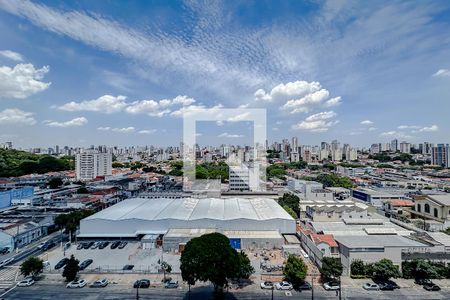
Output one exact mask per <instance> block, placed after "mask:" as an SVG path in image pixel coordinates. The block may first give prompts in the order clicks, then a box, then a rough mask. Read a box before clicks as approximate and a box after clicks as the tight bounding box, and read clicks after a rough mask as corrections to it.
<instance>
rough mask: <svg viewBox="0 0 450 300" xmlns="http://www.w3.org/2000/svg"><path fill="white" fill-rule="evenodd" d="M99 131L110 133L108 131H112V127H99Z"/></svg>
mask: <svg viewBox="0 0 450 300" xmlns="http://www.w3.org/2000/svg"><path fill="white" fill-rule="evenodd" d="M97 130H100V131H108V130H111V127H98V128H97Z"/></svg>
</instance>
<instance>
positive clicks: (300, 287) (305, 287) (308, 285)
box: [296, 281, 312, 290]
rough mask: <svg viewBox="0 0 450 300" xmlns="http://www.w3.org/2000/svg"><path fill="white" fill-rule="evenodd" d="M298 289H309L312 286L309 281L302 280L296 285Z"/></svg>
mask: <svg viewBox="0 0 450 300" xmlns="http://www.w3.org/2000/svg"><path fill="white" fill-rule="evenodd" d="M296 288H297V289H298V290H311V289H312V286H311V284H310V283H309V282H306V281H305V282H303V283H302V284H300V285H299V286H298V287H296Z"/></svg>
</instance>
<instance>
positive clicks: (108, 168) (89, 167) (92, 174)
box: [75, 150, 112, 180]
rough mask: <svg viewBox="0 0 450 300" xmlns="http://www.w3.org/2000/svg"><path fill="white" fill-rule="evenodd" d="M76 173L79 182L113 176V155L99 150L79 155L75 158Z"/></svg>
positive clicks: (87, 151)
mask: <svg viewBox="0 0 450 300" xmlns="http://www.w3.org/2000/svg"><path fill="white" fill-rule="evenodd" d="M75 171H76V177H77V179H78V180H92V179H95V178H97V177H102V176H108V175H112V154H111V153H103V152H99V151H97V150H86V151H84V152H82V153H78V154H77V155H76V158H75Z"/></svg>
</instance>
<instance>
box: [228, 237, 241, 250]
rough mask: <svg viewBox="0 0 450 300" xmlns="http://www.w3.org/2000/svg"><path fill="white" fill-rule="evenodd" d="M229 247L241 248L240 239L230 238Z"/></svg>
mask: <svg viewBox="0 0 450 300" xmlns="http://www.w3.org/2000/svg"><path fill="white" fill-rule="evenodd" d="M230 245H231V248H233V249H236V250H240V249H241V239H230Z"/></svg>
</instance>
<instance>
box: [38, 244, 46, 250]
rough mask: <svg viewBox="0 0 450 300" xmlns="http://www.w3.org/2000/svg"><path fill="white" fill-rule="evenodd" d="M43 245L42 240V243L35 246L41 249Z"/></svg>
mask: <svg viewBox="0 0 450 300" xmlns="http://www.w3.org/2000/svg"><path fill="white" fill-rule="evenodd" d="M44 245H45V242H42V243H40V244H39V245H38V246H37V248H38V249H42V247H44Z"/></svg>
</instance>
